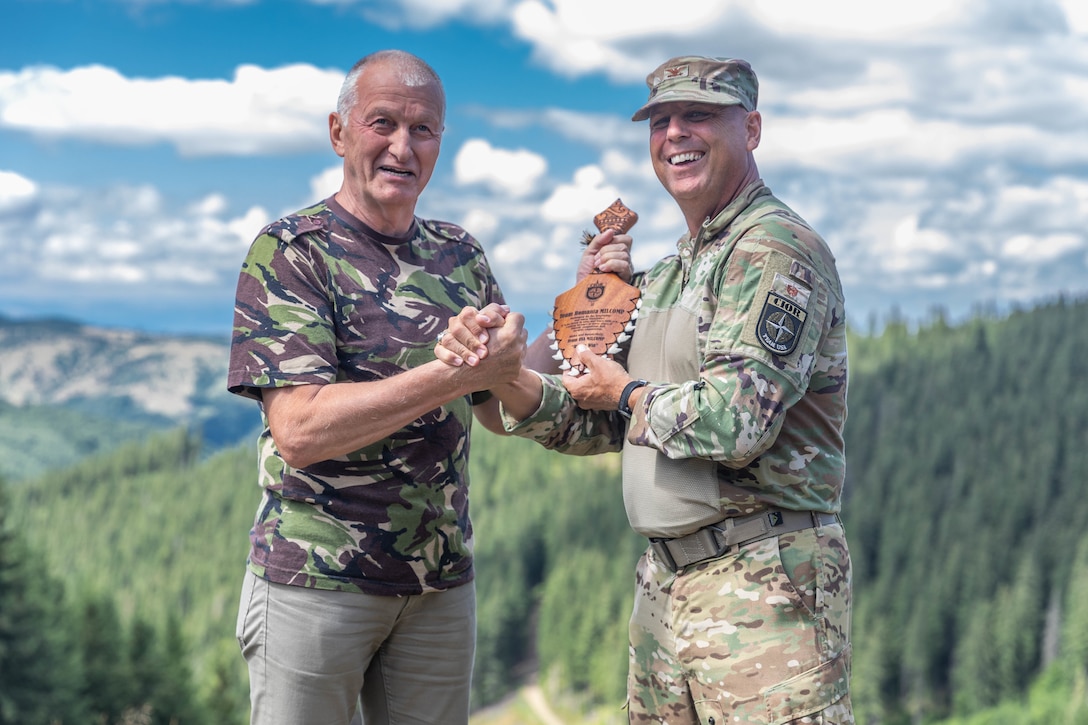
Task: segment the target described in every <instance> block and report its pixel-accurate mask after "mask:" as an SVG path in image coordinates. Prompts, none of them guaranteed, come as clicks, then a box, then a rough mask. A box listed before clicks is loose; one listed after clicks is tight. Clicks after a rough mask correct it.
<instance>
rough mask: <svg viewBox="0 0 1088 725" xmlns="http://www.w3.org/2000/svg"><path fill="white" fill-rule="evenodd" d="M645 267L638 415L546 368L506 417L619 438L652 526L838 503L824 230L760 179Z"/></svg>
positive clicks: (633, 505)
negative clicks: (522, 414) (529, 405)
mask: <svg viewBox="0 0 1088 725" xmlns="http://www.w3.org/2000/svg"><path fill="white" fill-rule="evenodd" d="M636 277H637V280H638V282H637V283H638V284H639V285H640V286H641V289H642V300H643V303H642V308H641V310H640V312H639V318H638V322H637V324H636V327H635V331H634V335H633V338H632V341H631V349H630V351H629V355H628V360H627V364H628V371H629V372H630V374H631V375H632V376H633V377H636V378H644V379H646V380H648V381H649V386H648V387H647V388H646V393H645V394H644V395H643V396H642V398H641V401H640V403H639V405H637V406H636V408H635V410H634V412H633V415H632V416H631V421H630V427H629V428H627V427H626V426H627V422H626V421H625V420H624V419H623V418H622V417H620V416H619V415H618V414H616V413H602V412H596V413H594V412H587V411H584V410H580V409H579V408H578V407H577V406H576V405H575V404H574V401H573V400H572V399H571V398H570V396H569V395H567V393H566V391H565V390H564V388H563V386H562V383H561V381H560V379H559V378H557V377H552V376H542V377H543V379H544V398H543V401H542V403H541V406H540V408H539V409H538V410H537V411H536V413H534V414H533V415H532V416H530V417H529V418H527V419H525V420H524V421H522V422H520V423H516V422H515V421H513V420H510V419H509V418H508V419H506V421H505V422H506V425H507V428H508V429H509V430H511V431H512V432H515V433H517V434H519V435H523V436H526V437H530V438H533V439H535V440H537V441H538V442H540V443H542V444H543V445H545V446H547V447H549V448H555V449H558V450H561V451H564V452H567V453H576V454H590V453H598V452H601V451H606V450H617V449H618V448H619V447H620V446H621V445H622V447H623V489H624V501H625V505H626V507H627V512H628V516H629V518H630V521H631V525H632V527H633V528H634V529H635V530H636V531H638V532H639V533H641V534H643V535H645V536H648V537H675V536H682V535H685V534H688V533H691V532H692V531H695V530H696V529H698V528H700V527H701V526H704V525H707V524H710V523H714V522H717V521H719V520H721V519H722V518H724V517H730V516H740V515H745V514H749V513H754V512H757V511H759V510H762V509H765V508H768V507H782V508H786V509H793V510H800V511H818V512H828V513H835V512H837V511H838V510H839V505H840V495H841V493H842V486H843V481H844V478H845V460H844V451H843V439H842V430H843V425H844V423H845V420H846V377H847V376H846V362H847V355H846V318H845V310H844V303H843V294H842V289H841V287H840V283H839V278H838V273H837V272H836V270H835V263H834V259H833V257H832V255H831V253H830V251H829V250H828V248H827V245H826V244H825V243H824V241H823V240H822V239H821V238H820V237H819V236H818V235H817V234H816V233H815V232H814V231H813V230H812V229H811V228H810V227H809V226H808V225H807V224H806V223H805V222H804V221H803V220H802V219H801V218H800V217H798V216H797V215H796V214H795V213H794V212H793V211H792V210H790V209H789V208H788V207H787V206H785V205H784V204H783V203H782V202H780V201H779V200H778V199H776V198H775V197H774V196H773V195H772V194H771V192H770V190H769V189H768V188H767V187H766V186H765V185H764V184H763V182H761V181H757V182H754V183H753V184H751V185H749V186H748V187H747V188H745V189H744V190H743V192H742V193H741V194H740V196H739V197H738V198H737V199H736V200H735V201H734V202H733V203H731V204H730V205H729V206H728V207H726V208H725V209H724V210H723V211H722V212H721V213H719V214H718V215H717V216H716V217H715V218H713V219H708V220H707V221H706V222H705V223H704V225H703V227H702V229H701V230H700V231H699V234H698V235H697V236H696V237H695V238H694V239H693V238H691V236H690V235H685V236H684V237H683V238H681V239H680V241H679V243H678V254H676V255H672V256H669V257H667V258H665V259H663V260H661V261H660V262H659V263H657V264H656V265H655V266H654V267H653V268H652V269H651V270H650V271H649V272H648V273H645V274H644V275H637V276H636ZM624 438H626V441H625V442H624Z"/></svg>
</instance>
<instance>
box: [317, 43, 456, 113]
mask: <svg viewBox="0 0 1088 725" xmlns="http://www.w3.org/2000/svg"><path fill="white" fill-rule="evenodd" d="M377 62H382V63H388V64H389V65H391V66H393V67H394V68H395V69H396V70H397V72H399V73H400V77H401V82H402V83H404V85H406V86H426V85H430V84H432V83H433V84H434V85H435V86H436V87H437V88H438V95H439V98H440V100H441V103H442V107H441V112H442V118H443V119H444V118H445V117H446V91H445V89H443V88H442V79H440V78H439V77H438V74H437V73H435V71H434V68H432V67H431V66H429V65H428V64H427V62H426V61H424V60H423V59H422V58H419V57H418V56H415V55H412V54H411V53H409V52H407V51H404V50H379V51H376V52H374V53H371V54H370V55H367V56H364V57H363V58H361V59H360V60H358V61H357V62H356V63H355V65H353V66H352V67H351V70H350V71H348V74H347V76H346V77H345V78H344V82H343V84H342V85H341V86H340V97H339V98H337V99H336V112H337V113H338V114H340V119H341V122H342V123H347V120H348V116H349V115H350V114H351V110H352V109H353V108H355V104H356V103H358V102H359V87H358V85H359V83H358V82H359V76H360V75H362V73H363V71H364V70H365V69H366V67H367V66H368V65H370V64H371V63H377Z"/></svg>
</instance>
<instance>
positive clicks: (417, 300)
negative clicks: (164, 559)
mask: <svg viewBox="0 0 1088 725" xmlns="http://www.w3.org/2000/svg"><path fill="white" fill-rule="evenodd" d="M502 301H503V297H502V293H501V291H500V290H499V287H498V285H497V284H496V282H495V280H494V278H493V276H492V274H491V271H490V268H489V267H488V264H487V260H486V259H485V257H484V253H483V249H482V248H481V247H480V245H479V243H478V242H476V240H475V239H473V238H472V237H471V236H469V235H468V234H467V233H466V232H465V231H464V230H462V229H461V228H460V227H457V226H454V225H451V224H446V223H442V222H430V221H424V220H419V219H417V220H416V223H415V225H414V226H413V229H412V230H411V231H410V233H409V234H408V235H407V236H406V237H405V238H390V237H385V236H382V235H379V234H377V233H375V232H373V231H372V230H370V229H369V228H367V227H366V226H365V225H364V224H363V223H362V222H360V221H359V220H357V219H355V218H354V217H353V216H351V215H350V214H348V213H347V212H346V211H345V210H344V209H343V208H342V207H341V206H340V205H339V204H337V203H336V202H335V200H333V199H328V200H326V201H324V202H322V203H319V204H317V205H315V206H313V207H311V208H308V209H305V210H302V211H300V212H298V213H297V214H294V215H291V216H288V217H286V218H284V219H281V220H279V221H277V222H275V223H273V224H271V225H270V226H269V227H267V228H266V229H264V230H263V231H262V232H261V234H260V235H259V236H258V237H257V239H256V240H255V241H254V242H253V245H252V247H251V248H250V251H249V254H248V256H247V257H246V260H245V262H244V264H243V266H242V271H241V274H240V275H239V280H238V293H237V298H236V303H235V304H236V307H235V317H234V338H233V341H232V345H231V357H230V370H229V373H228V389H229V390H231V392H234V393H236V394H239V395H243V396H247V397H251V398H254V399H257V400H260V391H261V389H262V388H266V387H278V386H286V385H297V384H317V385H325V384H329V383H335V382H343V381H374V380H380V379H384V378H388V377H391V376H393V375H396V374H398V373H400V372H402V371H404V370H407V369H410V368H414V367H417V366H419V365H421V364H423V363H426V362H430V361H432V360H433V359H434V339H435V336H436V335H437V333H438V331H440V330H442V329H444V328H445V327H446V324H447V321H448V318H449V317H450V316H451V315H454V314H456V313H457V312H458V311H459V310H460V309H461V308H463V307H464V306H466V305H471V306H474V307H483V306H484V305H486V304H487V303H489V302H502ZM262 416H263V410H262ZM471 418H472V413H471V406H470V403H469V400H468V398H467V397H466V398H461V399H458V400H456V401H453V402H452V403H449V404H448V405H445V406H443V407H441V408H436V409H435V410H433V411H431V412H430V413H427V414H426V415H424V416H423V417H421V418H419V419H418V420H416V421H414V422H413V423H412V424H411V425H409V426H406V427H405V428H403V429H402V430H400V431H398V432H397V433H396V434H394V435H393V436H390V437H389V438H388V439H386V440H384V441H381V442H378V443H375V444H373V445H371V446H368V447H366V448H363V449H361V450H358V451H355V452H353V453H351V454H349V455H347V456H344V457H341V458H337V459H334V460H328V461H323V462H320V463H316V464H313V465H311V466H308V467H306V468H302V469H294V468H291V467H290V466H288V465H287V464H286V463H285V462H284V461H283V459H282V458H281V457H280V455H279V453H278V452H277V450H276V445H275V442H274V441H273V440H272V437H271V435H270V433H269V430H268V420H267V418H266V417H264V425H265V428H264V431H263V432H262V433H261V434H260V436H259V446H258V448H259V482H260V485H261V486H262V487H263V489H264V494H263V499H262V502H261V505H260V507H259V510H258V512H257V515H256V520H255V522H254V525H253V529H252V531H251V533H250V540H251V545H252V546H251V551H250V557H249V566H250V568H251V570H252V571H253V572H254V573H255V574H257V575H258V576H261V577H264V578H267V579H269V580H271V581H273V582H278V583H282V584H294V585H299V586H308V587H315V588H320V589H342V590H350V591H361V592H365V593H369V594H386V595H406V594H419V593H421V592H424V591H433V590H441V589H448V588H450V587H453V586H457V585H459V584H464V583H467V582H469V581H471V580H472V578H473V568H472V526H471V523H470V520H469V505H468V485H469V481H468V465H467V464H468V453H469V429H470V425H471Z"/></svg>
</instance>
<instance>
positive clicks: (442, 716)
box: [236, 571, 476, 725]
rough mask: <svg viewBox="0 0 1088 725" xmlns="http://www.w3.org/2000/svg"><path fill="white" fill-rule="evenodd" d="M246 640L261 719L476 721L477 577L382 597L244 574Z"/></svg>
mask: <svg viewBox="0 0 1088 725" xmlns="http://www.w3.org/2000/svg"><path fill="white" fill-rule="evenodd" d="M236 634H237V636H238V643H239V645H240V646H241V648H242V654H243V656H244V657H245V659H246V662H247V663H248V665H249V687H250V706H251V716H250V722H251V723H252V724H253V725H349V723H351V722H353V721H352V717H353V715H354V716H356V720H354V722H355V723H359V719H358V716H357V715H356V705H357V704H358V703H360V702H361V703H362V722H363V723H365V725H423V724H424V723H433V724H435V725H439V724H441V725H458V724H462V725H463V724H467V723H468V711H469V686H470V679H471V676H472V664H473V658H474V656H475V648H476V589H475V585H474V584H468V585H465V586H461V587H457V588H455V589H450V590H447V591H444V592H435V593H428V594H422V595H418V596H406V597H383V596H373V595H369V594H358V593H354V592H332V591H325V590H320V589H309V588H305V587H293V586H285V585H282V584H272V583H270V582H267V581H265V580H264V579H261V578H259V577H257V576H255V575H253V574H252V573H251V572H248V571H247V572H246V577H245V581H244V582H243V585H242V596H241V602H240V603H239V607H238V626H237V632H236Z"/></svg>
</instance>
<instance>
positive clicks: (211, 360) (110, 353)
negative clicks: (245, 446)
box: [0, 317, 258, 478]
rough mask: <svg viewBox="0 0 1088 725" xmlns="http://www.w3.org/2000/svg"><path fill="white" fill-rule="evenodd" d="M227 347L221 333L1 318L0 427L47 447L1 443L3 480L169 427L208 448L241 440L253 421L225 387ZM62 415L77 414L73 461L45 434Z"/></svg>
mask: <svg viewBox="0 0 1088 725" xmlns="http://www.w3.org/2000/svg"><path fill="white" fill-rule="evenodd" d="M229 347H230V346H229V340H228V339H226V337H225V336H224V339H222V340H219V339H216V338H214V337H211V336H197V335H192V336H187V335H171V334H159V333H150V332H142V331H138V330H130V329H120V328H107V327H98V326H95V325H91V324H86V323H82V322H77V321H74V320H66V319H60V318H43V319H27V320H12V319H8V318H4V317H0V403H4V404H6V405H3V406H0V428H8V429H11V430H17V431H22V435H20V436H19V438H21V439H24V440H31V439H34V438H35V436H34V435H33V433H34V432H35V429H40V433H41V434H42V438H43V440H49V441H50V443H49V446H48V449H47V450H43V451H36V450H30V451H28V450H26V449H25V448H16V449H15V450H10V448H11V445H10V444H5V443H4V442H3V441H0V453H6V454H8V455H5V456H3V457H2V458H0V475H4V476H6V477H13V478H23V477H25V476H26V475H30V474H33V473H38V472H40V471H41V470H44V469H48V468H53V467H55V466H56V465H64V464H66V463H68V462H70V461H72V460H77V459H78V458H79V457H81V456H82V455H86V454H87V453H90V452H98V451H106V450H110V449H111V448H113V447H115V445H116V444H117V443H120V442H121V441H123V440H128V439H131V438H134V437H143V436H145V435H147V434H150V433H152V432H155V431H159V430H163V429H168V428H173V427H185V428H189V429H191V430H193V431H194V432H198V433H199V434H200V435H201V436H202V437H203V439H204V441H205V444H206V446H207V447H208V448H209V449H210V450H215V449H218V448H220V447H223V446H226V445H231V444H234V443H237V442H238V441H239V440H241V439H242V437H243V436H245V435H246V434H247V433H248V432H250V431H251V430H253V428H254V427H255V426H256V425H257V422H258V414H257V410H256V407H255V406H253V404H252V403H250V402H248V401H243V400H241V399H238V398H236V397H235V396H233V395H231V394H230V393H228V392H227V390H226V374H227V360H228V355H229ZM68 414H76V415H77V416H80V418H79V423H78V427H79V433H80V441H79V442H78V446H77V447H78V448H79V450H78V455H75V454H76V453H77V451H72V450H66V448H67V447H68V446H66V445H65V442H64V438H65V436H64V435H60V436H58V435H57V431H55V430H54V431H50V430H49V428H51V427H53V426H55V425H56V421H57V420H58V419H61V418H65V416H67V415H68ZM65 419H66V420H71V421H75V420H77V419H75V418H72V419H67V418H65ZM72 425H76V424H75V423H72ZM28 428H29V430H28ZM72 445H73V446H76V445H77V444H76V442H74V441H73V442H72ZM58 446H59V448H58ZM5 448H8V449H9V450H4V449H5ZM29 458H36V459H37V460H36V462H35V463H33V464H31V463H29V461H28V459H29ZM3 459H6V460H7V462H3ZM20 461H22V463H20Z"/></svg>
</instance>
